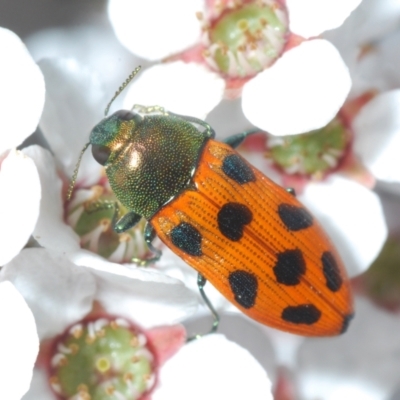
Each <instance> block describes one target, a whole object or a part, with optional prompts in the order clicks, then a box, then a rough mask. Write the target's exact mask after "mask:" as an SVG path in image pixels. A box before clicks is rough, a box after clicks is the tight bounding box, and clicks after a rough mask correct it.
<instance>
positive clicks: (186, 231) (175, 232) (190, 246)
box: [170, 222, 202, 256]
mask: <svg viewBox="0 0 400 400" xmlns="http://www.w3.org/2000/svg"><path fill="white" fill-rule="evenodd" d="M170 235H171V241H172V243H173V244H174V245H175V246H176V247H178V248H179V249H181V250H182V251H183V252H185V253H186V254H190V255H191V256H201V255H202V251H201V234H200V232H199V231H198V230H197V229H196V228H195V227H194V226H193V225H190V224H188V223H187V222H181V223H180V224H179V225H177V226H175V228H173V229H172V230H171V233H170Z"/></svg>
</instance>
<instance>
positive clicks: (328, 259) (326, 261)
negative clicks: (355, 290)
mask: <svg viewBox="0 0 400 400" xmlns="http://www.w3.org/2000/svg"><path fill="white" fill-rule="evenodd" d="M321 261H322V271H323V273H324V276H325V279H326V287H327V288H328V289H329V290H331V291H332V292H337V291H338V290H339V289H340V288H341V286H342V283H343V279H342V277H341V276H340V270H339V266H338V265H337V262H336V260H335V257H333V255H332V253H331V252H329V251H325V252H324V253H323V254H322V257H321Z"/></svg>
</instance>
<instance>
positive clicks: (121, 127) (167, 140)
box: [90, 111, 208, 220]
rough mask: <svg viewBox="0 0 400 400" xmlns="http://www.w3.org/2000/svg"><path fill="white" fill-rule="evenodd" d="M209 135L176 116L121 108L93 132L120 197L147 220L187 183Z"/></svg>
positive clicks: (95, 147)
mask: <svg viewBox="0 0 400 400" xmlns="http://www.w3.org/2000/svg"><path fill="white" fill-rule="evenodd" d="M207 139H208V136H207V135H206V134H204V133H203V132H200V131H199V130H198V129H197V128H196V127H195V126H194V125H193V124H192V123H190V122H187V121H185V120H183V119H181V118H179V117H177V116H174V115H146V116H141V115H139V114H136V113H132V112H130V111H117V112H116V113H114V114H113V115H111V116H110V117H108V118H105V119H104V120H103V121H101V122H100V123H99V124H98V125H96V126H95V127H94V128H93V130H92V132H91V134H90V143H91V144H92V153H93V156H94V158H95V159H96V160H97V161H98V162H99V163H100V164H102V165H104V166H105V168H106V172H107V176H108V179H109V182H110V185H111V188H112V190H113V191H114V193H115V195H116V197H117V198H118V200H119V201H120V202H121V203H122V204H123V205H124V206H125V207H127V208H128V209H129V210H131V211H133V212H135V213H137V214H139V215H141V216H143V217H145V218H146V219H147V220H149V219H150V218H151V216H152V215H154V214H155V213H156V212H157V211H158V210H159V209H160V208H161V207H162V206H163V205H164V204H166V203H167V202H168V201H169V200H171V199H172V198H173V197H175V196H176V195H178V194H179V193H180V192H181V191H182V190H184V189H185V188H187V187H188V184H189V183H190V180H191V178H192V176H193V174H194V171H195V169H196V166H197V162H198V158H199V155H200V152H201V149H202V147H203V145H204V143H205V142H206V141H207Z"/></svg>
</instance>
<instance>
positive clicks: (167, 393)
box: [152, 334, 272, 400]
mask: <svg viewBox="0 0 400 400" xmlns="http://www.w3.org/2000/svg"><path fill="white" fill-rule="evenodd" d="M152 398H153V399H154V400H164V399H168V400H169V399H174V400H187V399H191V400H204V399H215V400H216V399H252V400H258V399H259V400H261V399H262V400H268V399H270V400H272V394H271V382H270V381H269V379H268V377H267V373H266V372H265V371H264V369H263V368H262V367H261V365H260V364H259V363H258V362H257V361H256V360H255V359H254V358H253V356H251V355H250V353H249V352H248V351H247V350H245V349H243V348H241V347H240V346H238V345H237V344H236V343H234V342H230V341H228V340H227V339H226V338H225V337H224V336H222V335H217V334H215V335H208V336H205V337H203V338H201V339H200V340H194V341H192V342H190V343H188V344H186V345H185V346H184V347H182V348H181V349H180V350H179V352H178V353H177V354H176V355H175V356H174V357H172V358H171V359H170V360H169V361H167V362H166V364H165V365H164V366H163V367H162V368H161V370H160V384H159V387H158V389H157V390H156V391H155V392H154V393H153V395H152Z"/></svg>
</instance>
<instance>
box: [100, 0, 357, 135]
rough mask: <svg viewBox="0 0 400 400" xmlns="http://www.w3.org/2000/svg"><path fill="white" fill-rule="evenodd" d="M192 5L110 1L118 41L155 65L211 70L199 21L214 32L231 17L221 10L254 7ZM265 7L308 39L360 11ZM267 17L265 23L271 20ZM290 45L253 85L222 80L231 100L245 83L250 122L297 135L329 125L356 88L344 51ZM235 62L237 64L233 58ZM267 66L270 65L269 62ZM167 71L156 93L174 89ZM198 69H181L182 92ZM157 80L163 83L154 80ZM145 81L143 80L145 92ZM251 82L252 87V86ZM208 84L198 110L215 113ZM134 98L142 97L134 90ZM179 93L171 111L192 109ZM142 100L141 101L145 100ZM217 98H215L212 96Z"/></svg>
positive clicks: (301, 0) (323, 44)
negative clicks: (218, 22)
mask: <svg viewBox="0 0 400 400" xmlns="http://www.w3.org/2000/svg"><path fill="white" fill-rule="evenodd" d="M189 3H190V4H189ZM189 3H188V2H182V1H180V0H176V1H174V2H172V3H171V2H169V3H168V7H167V6H166V5H165V4H164V2H162V1H158V0H152V1H151V2H146V4H144V3H142V2H139V1H131V2H129V3H128V4H127V3H126V2H123V1H121V0H111V1H110V2H109V9H108V10H109V17H110V21H111V24H112V26H113V28H114V30H115V32H116V35H117V37H118V38H119V40H120V41H121V43H122V44H123V45H124V46H126V47H127V48H128V49H129V50H130V51H132V53H134V54H136V55H139V56H141V57H144V58H147V59H150V60H160V59H162V58H165V57H170V58H171V59H172V60H174V59H179V58H182V59H183V60H184V61H186V62H188V61H189V62H190V61H192V62H195V63H205V62H206V61H207V59H209V56H208V55H206V56H205V58H204V57H203V55H204V46H203V45H202V44H201V42H200V36H201V34H202V33H201V26H200V23H199V22H198V21H197V22H196V20H195V17H196V15H197V17H198V18H200V19H201V21H202V22H204V21H205V22H204V31H205V32H208V30H210V29H211V30H212V29H213V26H214V25H213V24H214V22H215V20H217V19H218V18H219V16H220V15H225V14H223V13H222V11H224V10H225V11H228V12H229V10H240V7H241V6H243V8H245V7H247V6H248V5H249V3H246V4H244V3H243V4H242V3H237V2H236V3H233V2H229V1H226V2H220V3H217V2H215V3H214V2H201V1H196V2H189ZM262 3H263V5H264V6H266V7H271V9H272V10H274V12H276V15H277V18H278V19H279V20H280V21H281V22H276V24H277V27H278V26H279V27H281V25H280V23H282V24H283V25H282V26H284V25H285V24H288V29H289V32H292V33H295V34H296V35H301V36H302V37H303V38H309V37H311V36H317V35H319V34H321V33H322V32H323V31H325V30H327V29H332V28H335V27H337V26H339V25H340V24H341V23H343V21H344V20H345V19H346V18H347V17H348V15H349V14H350V13H351V11H352V10H353V9H355V8H356V7H357V6H358V4H359V3H360V0H354V1H349V2H342V3H340V4H338V2H334V1H327V0H326V1H323V2H320V1H319V2H318V1H310V0H296V1H290V2H287V3H286V9H284V8H282V5H280V3H279V4H278V3H277V2H273V1H271V0H265V1H264V2H262ZM250 4H251V3H250ZM250 7H251V5H250ZM280 8H282V10H280ZM203 9H204V11H203ZM277 10H278V11H277ZM286 14H287V15H286ZM133 15H135V16H139V17H138V18H134V17H133V18H134V20H135V21H136V22H135V23H132V19H131V18H132V17H131V16H133ZM244 15H245V16H244V17H243V18H247V14H246V12H244ZM260 15H261V14H260ZM249 18H250V17H249ZM262 18H265V17H264V15H263V17H262ZM210 20H211V21H212V22H210ZM287 20H288V21H289V22H287ZM240 21H241V20H240ZM274 21H276V20H274ZM268 23H270V21H268ZM238 24H239V22H238ZM242 25H243V24H242ZM243 26H244V25H243ZM246 26H247V25H246ZM232 29H233V27H232ZM235 29H236V28H235ZM243 29H245V28H243ZM279 29H281V28H279ZM156 32H163V34H162V35H158V34H156ZM167 33H168V34H167ZM274 34H275V33H272V31H271V32H269V31H268V33H267V36H268V37H269V39H270V40H271V42H272V43H275V44H277V43H278V42H280V40H281V38H275V37H274V36H273V35H274ZM234 35H235V34H234V33H233V32H231V38H234V37H235V36H234ZM271 35H272V36H271ZM203 36H204V35H203ZM138 37H140V40H138ZM232 40H234V39H232ZM284 40H287V43H286V46H285V48H281V47H280V46H281V45H279V46H278V47H279V50H278V47H277V50H276V51H277V52H278V53H280V54H278V57H279V55H280V57H279V58H278V59H277V61H276V62H275V63H274V64H273V65H272V66H270V67H268V63H270V61H268V62H267V64H266V65H265V69H264V70H263V71H262V72H260V73H258V75H256V76H255V77H254V78H253V79H250V80H249V78H250V77H251V76H246V77H245V79H244V80H243V81H242V82H240V79H239V81H238V80H237V79H236V78H235V79H231V78H229V77H227V76H226V74H222V77H224V78H225V79H226V82H227V92H226V93H227V95H228V96H229V97H231V96H232V95H233V96H237V94H239V93H240V88H241V87H242V86H243V84H244V86H243V97H242V104H243V111H244V113H245V115H246V117H247V118H248V119H249V120H250V121H251V122H252V123H253V124H255V125H257V126H258V127H259V128H261V129H264V130H266V131H268V132H270V133H271V134H274V135H288V134H298V133H302V132H306V131H309V130H311V129H316V128H319V127H322V126H324V125H325V124H326V123H328V122H329V121H330V120H331V119H332V118H333V117H334V116H335V115H336V113H337V112H338V110H339V109H340V107H341V106H342V104H343V102H344V100H345V99H346V97H347V95H348V93H349V90H350V86H351V80H350V77H349V73H348V71H347V67H346V66H345V64H344V63H343V61H342V59H341V57H340V55H339V53H338V51H337V50H336V49H335V48H334V46H332V45H331V44H330V43H329V42H327V41H326V40H322V39H319V40H310V41H309V42H305V43H303V44H302V45H300V46H296V45H297V44H299V43H300V42H301V41H302V40H304V39H300V40H299V37H295V36H293V35H291V34H287V36H286V37H285V39H284ZM252 43H254V42H252ZM293 46H295V47H293ZM178 53H180V54H178ZM202 54H203V55H202ZM271 54H272V53H270V54H269V55H268V57H270V55H271ZM251 57H253V56H252V55H251ZM263 57H264V54H262V56H261V53H260V60H262V59H263ZM275 57H276V56H274V58H275ZM239 58H240V57H239V56H238V59H239ZM205 59H206V60H205ZM238 59H237V62H239V64H240V67H241V68H244V69H247V70H251V69H252V68H253V67H251V68H250V65H249V64H251V62H253V61H251V62H250V63H247V62H246V61H245V60H241V61H238ZM230 60H231V61H232V60H233V58H231V59H230ZM207 62H209V61H207ZM254 62H255V63H256V61H254ZM260 62H261V63H263V61H260ZM211 64H212V65H213V63H211ZM167 66H168V63H167V64H162V65H160V66H157V69H158V70H157V72H156V71H154V72H153V77H154V79H155V81H157V82H159V81H160V82H162V81H163V82H162V83H161V85H158V87H157V91H162V90H167V88H168V86H166V85H165V83H167V82H168V84H169V79H168V73H167ZM183 67H185V68H183ZM164 68H165V69H164ZM171 68H172V67H171ZM213 69H216V68H215V67H214V68H213ZM239 69H240V68H239ZM192 70H193V67H191V66H190V64H184V66H182V67H180V79H179V80H176V81H175V82H174V83H175V87H178V86H179V85H180V81H182V82H186V81H189V82H190V81H196V77H195V75H194V74H193V72H192ZM156 75H157V76H159V78H155V76H156ZM253 75H254V72H253ZM140 79H141V78H140V77H139V78H138V82H137V84H138V86H139V82H140ZM247 80H248V82H247V83H245V82H246V81H247ZM208 81H209V82H208V84H207V82H206V80H204V85H205V86H204V88H203V90H202V91H201V92H200V93H199V94H198V97H197V102H196V104H198V103H199V102H200V101H201V102H202V103H204V104H205V105H208V107H209V108H210V109H212V108H213V107H214V106H215V104H214V103H213V101H210V99H209V96H207V93H208V92H210V93H216V90H215V78H213V77H212V76H210V79H208ZM206 84H207V86H206ZM193 87H194V86H193ZM150 88H151V85H149V91H150V90H151V89H150ZM207 88H208V89H207ZM131 91H132V92H134V91H135V88H134V85H133V86H132V88H131ZM174 92H175V90H173V91H168V95H169V101H168V104H171V105H170V106H169V109H171V110H172V111H174V112H176V113H181V110H186V109H187V104H186V103H187V101H186V97H182V96H181V92H180V91H177V93H174ZM204 93H206V94H205V95H204ZM132 97H134V95H132ZM135 98H136V97H135ZM137 98H140V95H139V94H137ZM211 98H212V99H214V97H213V96H211ZM146 100H147V99H146ZM185 106H186V107H185ZM202 108H207V107H206V106H203V107H202ZM282 116H283V118H282Z"/></svg>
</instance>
